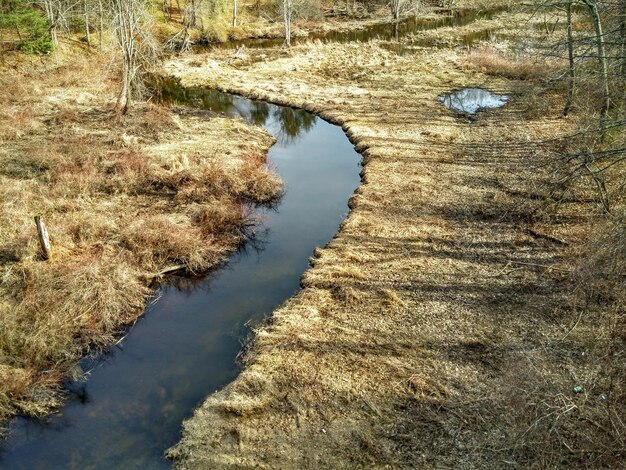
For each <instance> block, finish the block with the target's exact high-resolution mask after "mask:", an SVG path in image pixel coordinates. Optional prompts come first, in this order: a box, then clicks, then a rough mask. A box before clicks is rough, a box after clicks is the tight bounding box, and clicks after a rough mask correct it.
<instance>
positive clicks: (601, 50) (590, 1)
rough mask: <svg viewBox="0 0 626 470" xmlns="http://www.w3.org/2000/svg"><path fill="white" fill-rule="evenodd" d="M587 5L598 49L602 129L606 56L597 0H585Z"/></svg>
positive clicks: (607, 98)
mask: <svg viewBox="0 0 626 470" xmlns="http://www.w3.org/2000/svg"><path fill="white" fill-rule="evenodd" d="M585 3H586V4H587V6H588V7H589V11H590V13H591V17H592V19H593V26H594V28H595V31H596V47H597V49H598V72H599V74H600V88H601V90H602V106H601V108H600V129H602V130H604V128H605V126H606V118H607V115H608V112H609V104H610V99H611V96H610V92H609V73H608V65H607V58H606V47H605V41H604V32H603V31H602V22H601V19H600V13H599V12H598V2H597V0H585Z"/></svg>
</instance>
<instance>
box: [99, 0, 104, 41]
mask: <svg viewBox="0 0 626 470" xmlns="http://www.w3.org/2000/svg"><path fill="white" fill-rule="evenodd" d="M98 9H99V10H100V11H99V15H100V31H99V34H98V41H99V42H100V50H102V33H103V32H104V9H103V8H102V0H98Z"/></svg>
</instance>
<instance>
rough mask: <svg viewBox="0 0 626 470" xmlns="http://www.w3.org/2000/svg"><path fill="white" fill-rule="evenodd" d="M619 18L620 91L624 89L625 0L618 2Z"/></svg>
mask: <svg viewBox="0 0 626 470" xmlns="http://www.w3.org/2000/svg"><path fill="white" fill-rule="evenodd" d="M619 5H620V12H619V15H620V18H619V35H620V55H621V57H622V61H621V63H620V77H621V80H622V89H621V90H620V92H622V93H623V92H624V88H626V0H621V1H620V4H619Z"/></svg>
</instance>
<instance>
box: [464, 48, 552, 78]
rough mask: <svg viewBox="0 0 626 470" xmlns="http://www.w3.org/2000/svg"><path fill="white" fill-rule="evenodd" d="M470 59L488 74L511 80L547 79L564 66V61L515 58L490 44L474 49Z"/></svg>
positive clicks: (469, 56) (529, 57) (528, 57)
mask: <svg viewBox="0 0 626 470" xmlns="http://www.w3.org/2000/svg"><path fill="white" fill-rule="evenodd" d="M468 60H469V62H470V63H471V64H474V65H475V66H477V67H479V68H480V70H481V71H482V72H484V73H486V74H489V75H497V76H500V77H506V78H509V79H511V80H545V79H548V78H550V77H552V76H554V75H555V72H557V71H559V70H560V69H561V68H562V67H563V63H562V61H549V60H545V59H544V58H538V57H531V56H527V57H519V58H514V57H511V55H509V54H505V53H503V52H501V51H499V50H497V49H495V48H493V47H489V46H483V47H478V48H475V49H472V50H471V52H470V53H469V55H468Z"/></svg>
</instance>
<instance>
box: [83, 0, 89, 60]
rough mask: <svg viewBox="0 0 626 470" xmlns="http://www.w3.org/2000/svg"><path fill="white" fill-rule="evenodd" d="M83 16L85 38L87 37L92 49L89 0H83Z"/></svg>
mask: <svg viewBox="0 0 626 470" xmlns="http://www.w3.org/2000/svg"><path fill="white" fill-rule="evenodd" d="M83 18H84V21H85V38H86V39H87V47H88V48H90V49H91V35H90V34H89V4H88V3H87V0H83Z"/></svg>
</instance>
